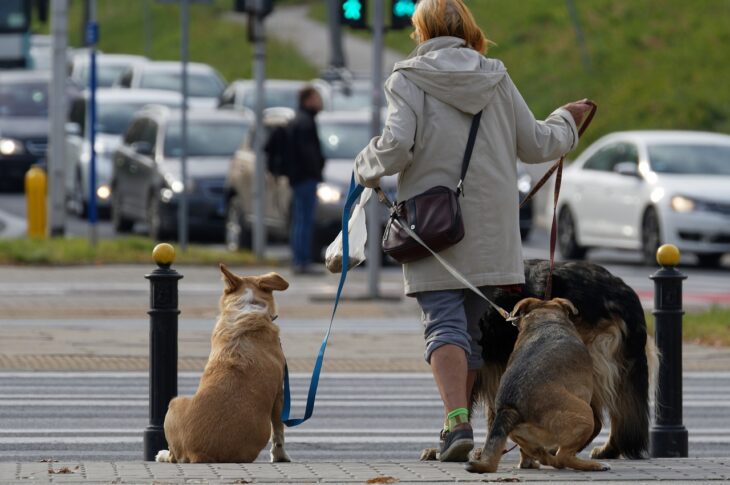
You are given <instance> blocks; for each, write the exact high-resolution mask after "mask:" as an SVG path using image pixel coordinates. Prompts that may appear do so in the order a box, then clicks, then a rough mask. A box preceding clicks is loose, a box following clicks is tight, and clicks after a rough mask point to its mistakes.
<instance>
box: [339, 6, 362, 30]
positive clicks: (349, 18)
mask: <svg viewBox="0 0 730 485" xmlns="http://www.w3.org/2000/svg"><path fill="white" fill-rule="evenodd" d="M367 13H368V2H367V0H340V23H342V24H344V25H349V26H350V27H352V28H353V29H367V28H368V22H367Z"/></svg>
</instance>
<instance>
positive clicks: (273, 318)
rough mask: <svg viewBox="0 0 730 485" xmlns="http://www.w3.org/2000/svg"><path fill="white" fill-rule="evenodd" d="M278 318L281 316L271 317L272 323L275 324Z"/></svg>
mask: <svg viewBox="0 0 730 485" xmlns="http://www.w3.org/2000/svg"><path fill="white" fill-rule="evenodd" d="M277 318H279V315H272V316H271V321H272V322H275V321H276V319H277Z"/></svg>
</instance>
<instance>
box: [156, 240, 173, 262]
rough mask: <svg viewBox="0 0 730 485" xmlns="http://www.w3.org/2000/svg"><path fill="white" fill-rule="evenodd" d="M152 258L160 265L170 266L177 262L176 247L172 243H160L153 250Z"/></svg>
mask: <svg viewBox="0 0 730 485" xmlns="http://www.w3.org/2000/svg"><path fill="white" fill-rule="evenodd" d="M152 259H154V260H155V263H157V264H158V265H159V266H170V265H171V264H172V263H174V262H175V248H174V247H173V246H172V244H167V243H160V244H158V245H157V246H155V249H153V250H152Z"/></svg>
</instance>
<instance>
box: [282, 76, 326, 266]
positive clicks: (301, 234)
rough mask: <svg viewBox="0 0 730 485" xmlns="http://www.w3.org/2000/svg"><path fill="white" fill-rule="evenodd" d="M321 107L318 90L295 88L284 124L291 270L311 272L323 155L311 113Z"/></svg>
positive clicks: (309, 87)
mask: <svg viewBox="0 0 730 485" xmlns="http://www.w3.org/2000/svg"><path fill="white" fill-rule="evenodd" d="M321 110H322V97H321V96H320V94H319V92H318V91H317V90H316V89H315V88H313V87H311V86H306V87H304V88H302V90H301V91H300V92H299V111H298V112H297V115H296V116H295V117H294V119H293V120H292V121H291V123H290V124H289V127H288V137H287V141H288V143H289V144H290V147H289V148H290V149H289V151H288V152H289V153H290V154H291V159H292V160H291V161H292V164H291V167H289V172H288V176H289V184H290V185H291V187H292V192H293V204H292V210H293V214H292V216H293V217H292V228H291V237H290V241H291V248H292V253H293V265H294V272H295V273H309V272H312V270H311V268H310V267H309V265H310V263H311V261H312V236H313V234H314V213H315V211H316V209H317V185H318V184H319V183H320V182H321V181H322V171H323V170H324V162H325V160H324V155H322V147H321V146H320V144H319V135H318V133H317V123H316V120H315V116H316V115H317V113H319V112H320V111H321Z"/></svg>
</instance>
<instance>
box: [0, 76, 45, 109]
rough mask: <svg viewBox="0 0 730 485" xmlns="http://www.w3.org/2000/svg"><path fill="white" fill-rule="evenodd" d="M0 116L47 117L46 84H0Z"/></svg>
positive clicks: (31, 82)
mask: <svg viewBox="0 0 730 485" xmlns="http://www.w3.org/2000/svg"><path fill="white" fill-rule="evenodd" d="M0 116H29V117H41V118H45V117H48V83H44V82H39V81H23V82H22V83H8V84H0Z"/></svg>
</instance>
